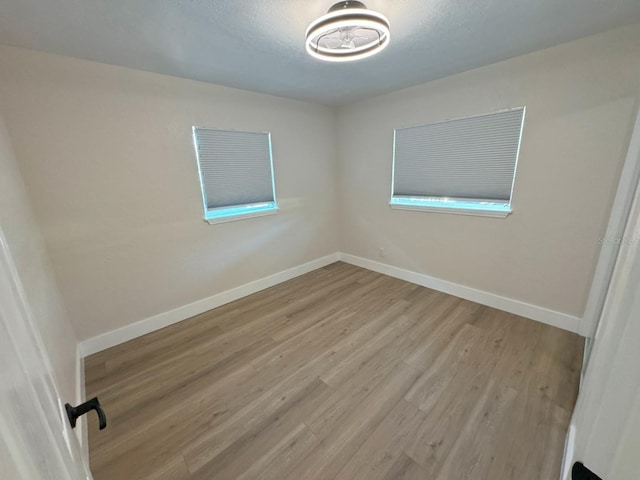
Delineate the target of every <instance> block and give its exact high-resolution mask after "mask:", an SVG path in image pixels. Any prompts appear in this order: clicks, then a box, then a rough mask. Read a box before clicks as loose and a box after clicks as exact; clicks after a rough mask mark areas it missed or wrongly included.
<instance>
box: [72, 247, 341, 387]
mask: <svg viewBox="0 0 640 480" xmlns="http://www.w3.org/2000/svg"><path fill="white" fill-rule="evenodd" d="M338 259H339V254H338V253H334V254H331V255H327V256H326V257H321V258H317V259H315V260H312V261H311V262H307V263H304V264H302V265H298V266H297V267H293V268H290V269H288V270H284V271H282V272H278V273H275V274H273V275H269V276H268V277H265V278H261V279H259V280H254V281H253V282H249V283H246V284H244V285H241V286H239V287H236V288H232V289H231V290H227V291H226V292H222V293H218V294H217V295H213V296H211V297H208V298H203V299H202V300H198V301H196V302H193V303H190V304H188V305H184V306H182V307H178V308H174V309H173V310H169V311H168V312H164V313H160V314H158V315H154V316H152V317H149V318H145V319H144V320H140V321H138V322H136V323H132V324H131V325H127V326H125V327H122V328H118V329H117V330H112V331H111V332H107V333H103V334H102V335H98V336H97V337H93V338H90V339H88V340H84V341H82V342H80V345H79V348H80V352H81V355H82V357H87V356H89V355H92V354H94V353H97V352H100V351H102V350H106V349H107V348H110V347H113V346H115V345H119V344H121V343H124V342H127V341H129V340H132V339H134V338H137V337H140V336H142V335H146V334H147V333H151V332H153V331H156V330H160V329H161V328H164V327H167V326H169V325H172V324H174V323H177V322H180V321H182V320H185V319H187V318H190V317H193V316H195V315H199V314H201V313H204V312H206V311H208V310H211V309H213V308H216V307H219V306H221V305H224V304H226V303H230V302H233V301H234V300H238V299H239V298H242V297H246V296H247V295H251V294H253V293H256V292H259V291H260V290H264V289H265V288H269V287H273V286H274V285H277V284H279V283H282V282H286V281H287V280H291V279H292V278H295V277H298V276H300V275H303V274H305V273H308V272H311V271H313V270H316V269H318V268H322V267H325V266H327V265H329V264H331V263H334V262H337V261H338ZM83 384H84V382H83Z"/></svg>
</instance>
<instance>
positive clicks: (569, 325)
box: [340, 253, 580, 333]
mask: <svg viewBox="0 0 640 480" xmlns="http://www.w3.org/2000/svg"><path fill="white" fill-rule="evenodd" d="M340 260H342V261H343V262H346V263H350V264H352V265H356V266H358V267H362V268H366V269H368V270H373V271H374V272H378V273H383V274H385V275H389V276H391V277H395V278H399V279H401V280H405V281H407V282H411V283H415V284H417V285H421V286H423V287H427V288H431V289H433V290H438V291H440V292H444V293H448V294H450V295H454V296H456V297H460V298H464V299H466V300H470V301H472V302H476V303H480V304H482V305H487V306H489V307H493V308H497V309H499V310H504V311H505V312H509V313H513V314H516V315H519V316H521V317H526V318H530V319H532V320H536V321H538V322H541V323H546V324H547V325H552V326H554V327H558V328H562V329H564V330H569V331H570V332H575V333H578V329H579V326H580V318H578V317H574V316H572V315H567V314H566V313H562V312H557V311H555V310H549V309H547V308H544V307H540V306H537V305H531V304H529V303H525V302H521V301H519V300H514V299H512V298H507V297H502V296H500V295H496V294H494V293H489V292H485V291H483V290H478V289H475V288H471V287H467V286H464V285H460V284H457V283H453V282H449V281H447V280H442V279H439V278H436V277H431V276H429V275H425V274H424V273H417V272H412V271H410V270H405V269H403V268H398V267H394V266H392V265H388V264H386V263H380V262H376V261H374V260H369V259H367V258H362V257H357V256H355V255H350V254H348V253H340Z"/></svg>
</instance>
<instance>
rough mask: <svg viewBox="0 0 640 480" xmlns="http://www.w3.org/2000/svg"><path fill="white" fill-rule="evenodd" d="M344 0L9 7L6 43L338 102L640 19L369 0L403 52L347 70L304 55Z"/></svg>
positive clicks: (637, 9)
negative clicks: (309, 32)
mask: <svg viewBox="0 0 640 480" xmlns="http://www.w3.org/2000/svg"><path fill="white" fill-rule="evenodd" d="M332 3H334V2H333V1H332V0H327V1H325V0H0V44H6V45H14V46H19V47H25V48H31V49H35V50H41V51H45V52H51V53H57V54H62V55H69V56H73V57H78V58H83V59H88V60H94V61H98V62H103V63H110V64H115V65H122V66H126V67H131V68H137V69H140V70H147V71H152V72H158V73H164V74H169V75H176V76H180V77H186V78H192V79H195V80H202V81H207V82H212V83H217V84H222V85H229V86H234V87H238V88H243V89H247V90H254V91H259V92H264V93H269V94H273V95H279V96H284V97H291V98H297V99H303V100H310V101H314V102H321V103H325V104H333V105H336V104H341V103H346V102H350V101H354V100H358V99H361V98H365V97H368V96H372V95H377V94H380V93H384V92H388V91H392V90H396V89H399V88H403V87H408V86H411V85H416V84H419V83H423V82H426V81H429V80H434V79H436V78H441V77H444V76H447V75H451V74H453V73H457V72H461V71H464V70H468V69H471V68H475V67H478V66H482V65H487V64H490V63H493V62H496V61H500V60H504V59H507V58H510V57H513V56H517V55H521V54H524V53H528V52H532V51H535V50H539V49H541V48H546V47H549V46H552V45H556V44H559V43H562V42H566V41H569V40H573V39H576V38H580V37H583V36H587V35H591V34H594V33H598V32H601V31H603V30H607V29H609V28H613V27H617V26H621V25H625V24H630V23H635V22H640V0H428V1H425V0H386V1H385V0H369V1H368V2H365V3H367V6H368V7H369V8H372V9H374V10H378V11H380V12H381V13H383V14H385V15H386V16H387V17H388V18H389V20H390V22H391V44H390V45H389V47H388V48H387V49H386V50H384V51H383V52H382V53H380V54H379V55H377V56H374V57H371V58H368V59H365V60H361V61H359V62H355V63H344V64H335V63H325V62H322V61H320V60H315V59H313V58H311V57H309V56H308V55H307V54H306V53H305V50H304V33H305V29H306V27H307V25H308V24H309V23H310V22H311V21H312V20H314V19H315V18H316V17H318V16H320V15H322V14H323V13H325V12H326V10H327V9H328V8H329V7H330V6H331V5H332ZM0 67H1V66H0Z"/></svg>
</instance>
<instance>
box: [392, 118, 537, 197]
mask: <svg viewBox="0 0 640 480" xmlns="http://www.w3.org/2000/svg"><path fill="white" fill-rule="evenodd" d="M524 113H525V109H524V107H520V108H514V109H510V110H505V111H501V112H497V113H490V114H486V115H479V116H475V117H469V118H462V119H458V120H449V121H446V122H440V123H433V124H429V125H419V126H414V127H408V128H398V129H396V130H395V134H394V159H393V191H392V201H391V203H392V206H393V204H394V203H396V204H398V203H400V204H401V203H403V201H404V200H409V199H413V200H419V199H425V198H426V199H432V200H435V201H438V199H451V200H462V201H466V203H469V202H482V203H484V204H487V203H496V204H502V205H505V206H508V205H509V204H510V202H511V192H512V188H513V182H514V178H515V171H516V164H517V160H518V152H519V148H520V137H521V134H522V128H523V122H524ZM505 208H507V207H505Z"/></svg>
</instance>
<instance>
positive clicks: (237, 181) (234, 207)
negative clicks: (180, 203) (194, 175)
mask: <svg viewBox="0 0 640 480" xmlns="http://www.w3.org/2000/svg"><path fill="white" fill-rule="evenodd" d="M193 137H194V143H195V148H196V154H197V159H198V167H199V170H200V183H201V187H202V197H203V202H204V206H205V219H211V218H215V217H225V218H226V217H236V216H238V215H243V214H251V213H254V212H255V211H256V210H274V209H277V206H276V197H275V183H274V178H273V163H272V157H271V134H270V133H265V132H241V131H235V130H217V129H211V128H201V127H193Z"/></svg>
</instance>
